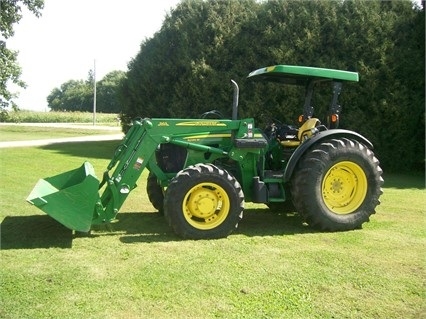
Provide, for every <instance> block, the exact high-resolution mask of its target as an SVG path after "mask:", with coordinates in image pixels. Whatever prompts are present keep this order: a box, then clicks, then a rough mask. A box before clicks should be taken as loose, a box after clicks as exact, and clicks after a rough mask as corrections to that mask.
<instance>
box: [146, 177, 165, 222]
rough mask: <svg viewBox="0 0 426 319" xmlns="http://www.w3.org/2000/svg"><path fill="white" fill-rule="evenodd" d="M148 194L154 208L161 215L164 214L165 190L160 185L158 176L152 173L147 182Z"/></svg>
mask: <svg viewBox="0 0 426 319" xmlns="http://www.w3.org/2000/svg"><path fill="white" fill-rule="evenodd" d="M146 193H147V194H148V199H149V201H150V202H151V204H152V206H154V208H155V209H156V210H158V212H159V213H160V214H163V213H164V190H163V188H162V187H161V186H160V185H158V182H157V176H155V175H154V174H152V173H149V175H148V179H147V181H146Z"/></svg>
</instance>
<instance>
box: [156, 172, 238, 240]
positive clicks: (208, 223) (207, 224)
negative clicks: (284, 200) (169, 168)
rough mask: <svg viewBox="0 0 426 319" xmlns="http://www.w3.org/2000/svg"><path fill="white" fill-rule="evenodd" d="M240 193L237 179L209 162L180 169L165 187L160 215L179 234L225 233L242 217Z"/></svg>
mask: <svg viewBox="0 0 426 319" xmlns="http://www.w3.org/2000/svg"><path fill="white" fill-rule="evenodd" d="M243 210H244V194H243V191H242V189H241V186H240V184H239V183H238V181H237V180H236V179H235V178H234V177H233V176H232V175H230V174H229V173H228V172H227V171H225V170H223V169H220V168H218V167H216V166H214V165H212V164H197V165H194V166H190V167H188V168H186V169H184V170H182V171H180V172H179V173H178V174H177V175H176V176H175V177H174V178H173V179H172V181H171V182H170V184H169V186H168V187H167V190H166V193H165V199H164V215H165V217H166V219H167V220H168V222H169V225H170V226H171V227H172V228H173V230H174V232H175V233H176V234H177V235H179V236H181V237H182V238H190V239H212V238H224V237H227V236H228V235H229V234H230V233H231V232H232V231H233V230H234V229H235V228H237V226H238V223H239V221H240V220H241V219H242V217H243Z"/></svg>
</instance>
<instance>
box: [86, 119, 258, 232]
mask: <svg viewBox="0 0 426 319" xmlns="http://www.w3.org/2000/svg"><path fill="white" fill-rule="evenodd" d="M252 121H253V120H252V119H247V120H245V121H235V120H234V121H233V120H199V119H142V120H136V121H134V122H133V125H132V126H131V128H130V130H129V131H128V133H127V134H126V136H125V137H124V139H123V141H122V142H121V144H120V145H119V146H118V147H117V149H116V151H115V153H114V156H113V158H112V159H111V162H110V163H109V164H108V166H107V170H106V171H105V172H104V174H103V179H102V182H101V183H100V186H99V189H100V191H101V192H102V195H101V196H100V198H99V200H98V201H97V203H96V205H95V211H94V215H93V220H92V225H96V224H102V223H105V222H109V221H112V220H113V219H115V217H116V215H117V213H118V211H119V210H120V208H121V206H122V205H123V203H124V202H125V200H126V198H127V196H128V195H129V194H130V192H131V191H132V190H133V189H135V188H136V186H137V181H138V179H139V177H140V176H141V174H142V172H143V170H144V169H146V168H147V169H148V170H150V171H152V172H153V173H154V174H155V175H156V176H157V177H158V178H159V179H160V180H167V179H168V175H167V173H166V172H164V171H163V170H162V169H161V168H160V167H159V165H158V164H157V162H156V160H155V156H154V155H155V151H156V149H157V148H158V147H159V145H160V144H165V143H170V144H174V145H178V146H182V147H184V148H186V149H188V150H193V151H197V152H200V153H202V154H206V153H211V154H217V155H218V156H230V154H229V152H231V153H232V155H233V156H237V153H239V152H238V151H236V150H234V149H235V146H233V143H232V142H231V136H232V135H234V136H236V137H237V138H239V140H244V138H245V137H247V136H248V133H249V131H248V128H247V127H251V126H250V125H248V124H247V123H250V122H252ZM232 132H234V134H232ZM217 136H220V138H222V139H223V138H227V139H229V144H228V147H225V148H217V147H213V146H210V145H203V144H202V143H200V139H202V138H209V137H211V138H214V137H217ZM233 150H234V151H233ZM231 157H232V156H231ZM237 159H238V158H237ZM113 169H114V171H113V172H112V174H110V172H111V171H112V170H113ZM104 186H105V187H104Z"/></svg>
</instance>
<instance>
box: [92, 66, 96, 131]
mask: <svg viewBox="0 0 426 319" xmlns="http://www.w3.org/2000/svg"><path fill="white" fill-rule="evenodd" d="M93 125H96V59H95V60H93Z"/></svg>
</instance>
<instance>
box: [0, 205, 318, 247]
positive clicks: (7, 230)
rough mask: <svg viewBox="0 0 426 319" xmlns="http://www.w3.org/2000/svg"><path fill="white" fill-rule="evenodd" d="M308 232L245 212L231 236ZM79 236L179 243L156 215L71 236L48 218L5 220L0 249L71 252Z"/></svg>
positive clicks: (292, 219)
mask: <svg viewBox="0 0 426 319" xmlns="http://www.w3.org/2000/svg"><path fill="white" fill-rule="evenodd" d="M311 232H314V230H313V229H311V228H309V227H306V226H304V225H303V223H302V220H301V218H300V217H299V216H297V215H289V214H278V213H275V212H272V211H270V210H268V209H247V210H245V211H244V218H243V220H242V221H241V222H240V224H239V227H238V228H237V229H236V230H235V231H234V232H233V234H240V235H245V236H283V235H284V236H285V235H293V234H301V233H311ZM123 233H124V235H123ZM233 234H231V236H232V235H233ZM80 236H87V237H102V236H117V238H118V239H119V240H120V241H121V242H122V243H125V244H132V243H152V242H171V241H182V240H183V239H181V238H180V237H178V236H177V235H176V234H175V233H174V232H173V230H172V229H171V228H170V227H169V226H168V224H167V222H166V220H165V218H164V216H162V215H160V214H158V213H146V212H143V213H134V212H123V213H119V214H118V215H117V222H115V223H112V224H108V225H102V226H94V227H93V231H92V232H91V234H90V235H85V234H80V233H75V234H74V233H73V231H71V230H69V229H68V228H66V227H65V226H62V225H61V224H59V223H58V222H57V221H56V220H54V219H53V218H51V217H50V216H48V215H34V216H18V217H13V216H12V217H11V216H8V217H6V218H5V219H4V220H3V222H2V224H1V249H37V248H71V247H72V240H73V239H74V238H75V237H80Z"/></svg>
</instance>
